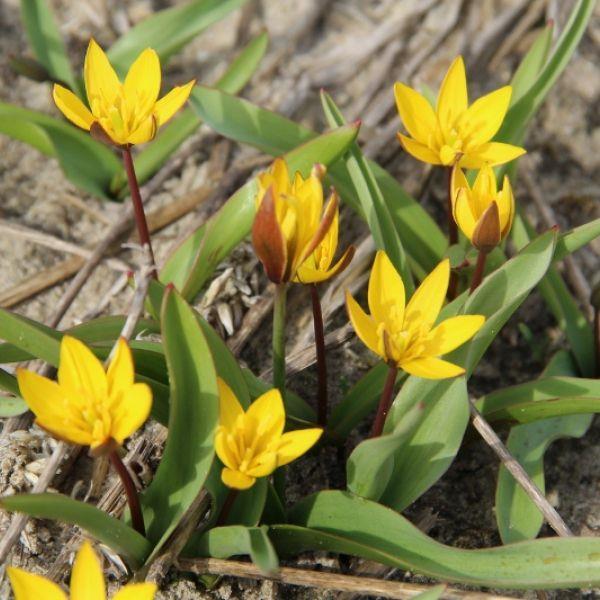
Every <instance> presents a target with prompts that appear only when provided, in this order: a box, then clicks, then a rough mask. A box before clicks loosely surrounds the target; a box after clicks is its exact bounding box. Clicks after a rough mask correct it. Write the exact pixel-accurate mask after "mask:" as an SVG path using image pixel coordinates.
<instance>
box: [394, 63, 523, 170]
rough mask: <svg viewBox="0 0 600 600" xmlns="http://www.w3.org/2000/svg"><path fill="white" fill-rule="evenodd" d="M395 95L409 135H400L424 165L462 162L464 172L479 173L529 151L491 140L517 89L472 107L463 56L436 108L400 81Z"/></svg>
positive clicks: (448, 76)
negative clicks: (477, 171)
mask: <svg viewBox="0 0 600 600" xmlns="http://www.w3.org/2000/svg"><path fill="white" fill-rule="evenodd" d="M394 94H395V96H396V106H397V107H398V112H399V113H400V118H401V119H402V122H403V123H404V126H405V127H406V130H407V131H408V133H409V135H410V137H409V136H406V135H402V134H401V133H398V139H399V140H400V143H401V144H402V146H403V147H404V149H405V150H406V151H407V152H408V153H409V154H412V155H413V156H414V157H415V158H417V159H419V160H422V161H423V162H426V163H431V164H433V165H446V166H452V165H453V164H454V163H455V162H456V161H457V160H459V165H460V166H461V167H463V168H465V169H478V168H480V167H482V166H483V165H484V164H485V163H488V164H490V165H499V164H502V163H506V162H509V161H511V160H513V159H515V158H517V157H518V156H521V155H522V154H524V153H525V150H524V149H523V148H520V147H518V146H513V145H511V144H504V143H501V142H492V141H491V139H492V138H493V137H494V136H495V135H496V133H498V130H499V129H500V126H501V125H502V121H503V120H504V116H505V115H506V111H507V110H508V106H509V103H510V97H511V94H512V88H511V87H510V86H508V85H507V86H504V87H502V88H500V89H498V90H496V91H494V92H491V93H490V94H487V95H486V96H482V97H481V98H479V99H478V100H476V101H475V102H473V104H471V106H469V101H468V96H467V78H466V74H465V65H464V62H463V59H462V56H458V57H457V58H455V59H454V61H453V63H452V64H451V65H450V68H449V69H448V72H447V73H446V76H445V78H444V81H443V82H442V86H441V88H440V92H439V95H438V99H437V105H436V108H435V110H434V109H433V108H432V106H431V104H429V102H428V101H427V99H426V98H425V97H424V96H422V95H421V94H419V92H417V91H416V90H414V89H412V88H410V87H408V86H407V85H404V84H403V83H396V85H395V86H394Z"/></svg>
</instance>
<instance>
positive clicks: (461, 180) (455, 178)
mask: <svg viewBox="0 0 600 600" xmlns="http://www.w3.org/2000/svg"><path fill="white" fill-rule="evenodd" d="M451 185H452V202H453V203H454V202H456V197H457V195H458V191H459V190H460V189H461V188H464V189H465V190H466V191H467V192H469V191H470V190H471V186H470V185H469V182H468V181H467V178H466V177H465V174H464V173H463V170H462V169H461V168H460V167H458V166H457V165H455V166H454V167H453V169H452V180H451Z"/></svg>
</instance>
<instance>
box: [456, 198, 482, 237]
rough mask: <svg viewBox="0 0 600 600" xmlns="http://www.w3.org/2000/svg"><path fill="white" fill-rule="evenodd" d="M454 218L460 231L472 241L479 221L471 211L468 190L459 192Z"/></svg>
mask: <svg viewBox="0 0 600 600" xmlns="http://www.w3.org/2000/svg"><path fill="white" fill-rule="evenodd" d="M453 216H454V220H455V221H456V224H457V225H458V226H459V227H460V230H461V231H462V232H463V233H464V234H465V236H466V237H467V239H469V240H471V241H472V240H473V232H474V231H475V227H476V226H477V220H476V218H475V215H474V214H473V211H472V210H471V206H470V203H469V196H468V192H467V190H466V188H461V189H460V190H459V192H458V196H457V198H456V200H455V202H454V211H453Z"/></svg>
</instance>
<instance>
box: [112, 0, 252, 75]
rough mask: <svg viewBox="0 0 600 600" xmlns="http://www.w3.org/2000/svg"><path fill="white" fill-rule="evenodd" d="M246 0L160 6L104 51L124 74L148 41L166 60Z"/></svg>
mask: <svg viewBox="0 0 600 600" xmlns="http://www.w3.org/2000/svg"><path fill="white" fill-rule="evenodd" d="M246 1H247V0H192V1H191V2H187V3H186V4H184V5H181V6H174V7H172V8H167V9H164V10H161V11H159V12H157V13H155V14H153V15H152V16H150V17H148V18H146V19H144V20H143V21H142V22H140V23H138V24H137V25H136V26H135V27H133V28H132V29H130V30H129V31H128V32H127V33H126V34H125V35H123V36H121V37H120V38H119V39H118V40H117V41H116V42H115V43H114V44H113V45H112V46H111V47H110V49H109V50H108V52H107V54H108V57H109V59H110V62H111V64H112V65H113V67H114V68H115V70H116V71H117V73H118V74H119V75H120V76H121V77H124V76H125V74H126V73H127V70H128V69H129V67H130V65H131V64H132V63H133V61H134V60H135V59H136V58H137V57H138V55H139V54H140V53H141V52H142V50H144V49H145V48H147V47H148V46H149V45H150V46H152V48H154V50H156V52H157V53H158V55H159V57H160V59H161V62H162V63H163V64H165V63H166V62H167V61H168V59H169V58H170V57H171V56H172V55H173V54H175V53H176V52H178V51H179V50H181V48H183V47H184V46H185V45H186V44H187V43H188V42H190V41H191V40H193V39H194V38H195V37H196V36H197V35H198V34H199V33H201V32H202V31H204V30H205V29H206V28H207V27H209V26H210V25H212V24H213V23H216V22H217V21H220V20H221V19H222V18H223V17H225V16H226V15H227V14H229V13H230V12H231V11H232V10H234V9H236V8H238V7H239V6H242V5H243V4H244V3H245V2H246Z"/></svg>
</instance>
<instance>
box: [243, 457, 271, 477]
mask: <svg viewBox="0 0 600 600" xmlns="http://www.w3.org/2000/svg"><path fill="white" fill-rule="evenodd" d="M277 466H278V465H277V454H276V453H275V452H262V453H261V454H260V455H259V456H257V457H256V458H255V459H254V460H253V461H252V465H251V466H250V467H249V468H248V469H247V470H246V475H248V476H250V477H266V476H267V475H270V474H271V473H272V472H273V471H274V470H275V469H276V468H277Z"/></svg>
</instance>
